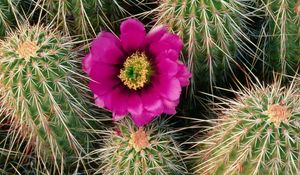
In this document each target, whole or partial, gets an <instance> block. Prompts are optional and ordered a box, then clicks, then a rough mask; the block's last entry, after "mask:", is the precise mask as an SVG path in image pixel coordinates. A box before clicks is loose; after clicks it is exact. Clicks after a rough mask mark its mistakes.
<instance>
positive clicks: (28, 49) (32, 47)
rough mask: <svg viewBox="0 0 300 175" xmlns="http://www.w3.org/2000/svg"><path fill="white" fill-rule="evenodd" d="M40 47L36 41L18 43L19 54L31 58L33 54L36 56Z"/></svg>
mask: <svg viewBox="0 0 300 175" xmlns="http://www.w3.org/2000/svg"><path fill="white" fill-rule="evenodd" d="M38 49H39V48H38V46H37V43H36V42H34V41H24V42H21V43H19V44H18V48H17V54H19V55H20V57H22V58H25V59H29V58H30V57H32V56H36V53H37V51H38Z"/></svg>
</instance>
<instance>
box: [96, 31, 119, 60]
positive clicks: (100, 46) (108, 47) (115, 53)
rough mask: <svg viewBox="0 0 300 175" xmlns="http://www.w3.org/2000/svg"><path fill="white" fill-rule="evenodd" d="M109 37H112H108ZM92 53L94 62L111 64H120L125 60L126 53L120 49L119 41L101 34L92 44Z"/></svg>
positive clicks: (111, 36)
mask: <svg viewBox="0 0 300 175" xmlns="http://www.w3.org/2000/svg"><path fill="white" fill-rule="evenodd" d="M107 35H109V36H110V37H107ZM113 38H114V39H113ZM91 53H92V55H93V58H92V59H93V61H94V62H100V61H101V62H104V63H109V64H120V63H122V61H123V59H124V53H123V51H122V49H121V48H120V43H119V42H118V39H117V38H116V37H115V36H113V35H112V34H108V33H104V34H100V35H99V36H98V37H97V38H96V39H95V40H94V41H93V42H92V47H91Z"/></svg>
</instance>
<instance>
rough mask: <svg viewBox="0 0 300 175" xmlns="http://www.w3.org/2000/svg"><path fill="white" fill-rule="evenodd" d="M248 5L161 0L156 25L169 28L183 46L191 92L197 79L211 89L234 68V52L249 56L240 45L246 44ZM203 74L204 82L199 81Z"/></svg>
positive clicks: (208, 1) (247, 3)
mask: <svg viewBox="0 0 300 175" xmlns="http://www.w3.org/2000/svg"><path fill="white" fill-rule="evenodd" d="M249 5H250V1H249V2H248V1H212V0H201V1H196V0H179V1H178V0H163V1H161V2H160V6H159V7H158V8H157V9H156V10H154V12H155V13H156V14H157V17H156V18H157V19H156V21H157V23H158V24H164V25H167V26H169V27H170V28H171V29H172V30H173V31H174V32H175V33H177V34H178V35H179V36H181V38H183V42H184V43H186V44H185V49H184V52H183V54H184V58H185V59H186V61H187V64H188V67H189V69H190V70H191V72H193V73H194V75H195V76H194V79H192V80H191V84H192V86H191V88H195V86H196V82H195V78H197V76H198V78H199V79H200V81H204V82H205V83H210V85H211V87H212V85H215V83H216V81H217V80H216V78H217V77H224V73H226V72H227V71H229V72H231V71H232V70H231V66H232V65H235V64H237V62H236V60H235V57H236V55H237V54H238V48H240V49H244V50H246V51H248V52H250V49H249V48H248V47H247V46H246V45H244V44H243V42H245V41H247V40H248V37H247V36H246V33H245V27H246V20H247V19H248V17H247V15H246V14H247V13H246V12H247V11H246V10H247V8H248V6H249ZM203 74H206V75H207V76H206V77H208V79H206V80H203V76H201V78H200V77H199V75H203ZM218 81H219V80H218ZM192 93H193V89H192Z"/></svg>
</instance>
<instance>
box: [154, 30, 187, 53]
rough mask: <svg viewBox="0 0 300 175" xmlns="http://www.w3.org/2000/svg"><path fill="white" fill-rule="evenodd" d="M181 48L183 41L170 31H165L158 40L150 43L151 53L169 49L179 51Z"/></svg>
mask: <svg viewBox="0 0 300 175" xmlns="http://www.w3.org/2000/svg"><path fill="white" fill-rule="evenodd" d="M182 48H183V42H182V40H181V39H180V38H179V36H177V35H175V34H171V33H165V34H164V35H163V37H162V38H161V39H160V40H159V41H157V42H154V43H152V44H151V45H150V52H151V53H152V54H153V55H159V54H160V53H161V52H163V51H166V50H169V49H173V50H175V51H177V52H181V50H182Z"/></svg>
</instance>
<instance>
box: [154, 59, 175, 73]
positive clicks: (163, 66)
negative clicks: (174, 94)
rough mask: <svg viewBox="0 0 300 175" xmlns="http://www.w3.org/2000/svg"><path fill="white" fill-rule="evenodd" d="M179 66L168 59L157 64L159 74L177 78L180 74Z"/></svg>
mask: <svg viewBox="0 0 300 175" xmlns="http://www.w3.org/2000/svg"><path fill="white" fill-rule="evenodd" d="M177 65H178V64H177V63H176V62H174V61H172V60H170V59H168V58H164V59H161V60H160V61H159V63H158V64H157V69H158V73H159V74H165V75H168V76H175V75H176V74H177V72H178V66H177Z"/></svg>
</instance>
